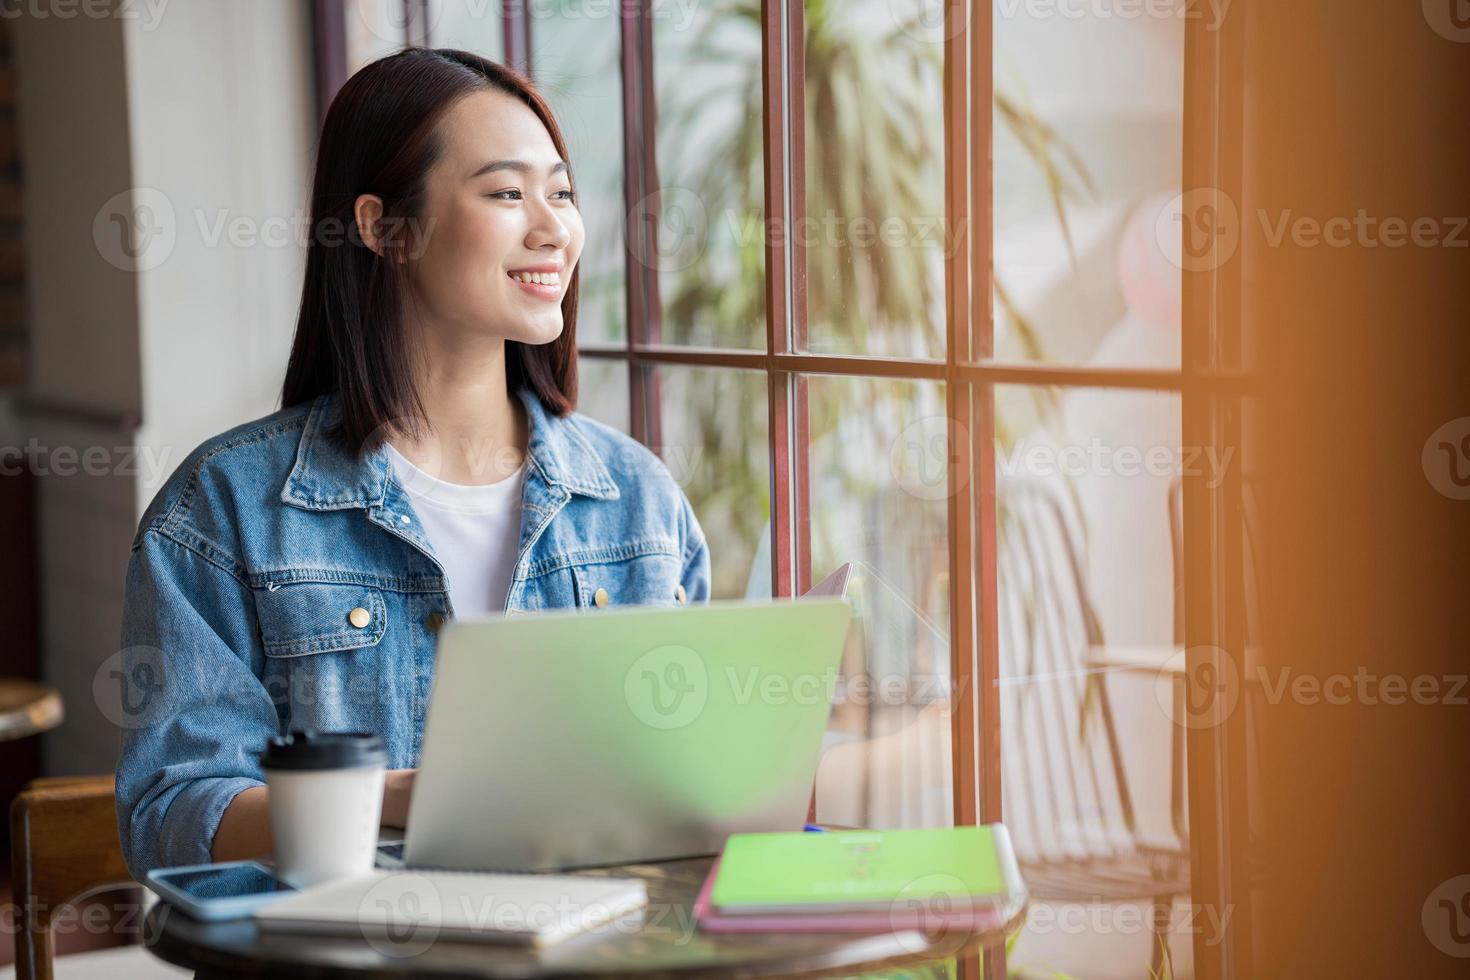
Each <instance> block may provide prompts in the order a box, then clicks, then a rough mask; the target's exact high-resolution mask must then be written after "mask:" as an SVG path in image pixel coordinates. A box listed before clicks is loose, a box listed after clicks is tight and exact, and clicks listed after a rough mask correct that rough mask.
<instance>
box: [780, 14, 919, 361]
mask: <svg viewBox="0 0 1470 980" xmlns="http://www.w3.org/2000/svg"><path fill="white" fill-rule="evenodd" d="M931 8H937V3H936V2H935V0H857V2H853V0H806V6H805V11H806V115H807V125H806V211H807V215H806V216H807V221H806V222H805V223H804V224H798V225H796V226H794V227H793V229H792V231H793V234H794V235H795V236H796V237H797V239H798V240H799V241H801V242H804V243H805V244H806V256H807V312H808V320H809V323H810V326H809V334H808V347H809V348H810V349H811V350H814V351H820V352H823V353H842V354H895V355H904V356H909V357H943V356H944V350H945V339H944V248H943V240H944V115H943V113H944V98H943V94H944V93H943V73H942V69H943V64H944V44H943V31H942V23H941V20H942V19H941V18H940V17H938V16H936V15H935V10H934V9H931Z"/></svg>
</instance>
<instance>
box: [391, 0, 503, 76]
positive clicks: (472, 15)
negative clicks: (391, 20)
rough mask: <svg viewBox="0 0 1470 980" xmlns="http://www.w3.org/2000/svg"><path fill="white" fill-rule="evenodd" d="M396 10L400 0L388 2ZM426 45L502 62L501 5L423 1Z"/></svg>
mask: <svg viewBox="0 0 1470 980" xmlns="http://www.w3.org/2000/svg"><path fill="white" fill-rule="evenodd" d="M390 2H392V3H396V4H397V5H398V6H399V7H400V8H401V7H403V6H404V3H403V0H390ZM427 4H428V28H429V43H430V45H431V46H433V47H436V48H459V49H460V50H462V51H472V52H474V53H475V54H478V55H480V56H482V57H485V58H489V59H490V60H491V61H497V62H500V61H504V60H505V20H504V18H502V17H501V16H500V12H501V10H502V9H504V4H499V3H481V2H479V0H427Z"/></svg>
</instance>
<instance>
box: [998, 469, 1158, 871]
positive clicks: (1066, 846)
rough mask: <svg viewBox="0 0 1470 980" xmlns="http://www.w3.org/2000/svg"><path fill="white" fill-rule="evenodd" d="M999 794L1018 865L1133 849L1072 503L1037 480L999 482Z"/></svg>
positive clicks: (1081, 860)
mask: <svg viewBox="0 0 1470 980" xmlns="http://www.w3.org/2000/svg"><path fill="white" fill-rule="evenodd" d="M996 504H997V508H996V515H997V518H996V523H997V534H996V538H997V549H996V580H997V586H998V588H997V593H998V602H997V605H998V607H999V608H998V615H997V629H998V631H999V639H1000V659H1001V663H1000V683H1001V689H1000V704H1001V712H1000V713H1001V719H1000V724H1001V751H1002V753H1003V754H1004V759H1003V762H1002V765H1001V778H1002V799H1003V800H1004V809H1005V820H1006V824H1007V826H1008V828H1009V829H1010V831H1011V834H1012V838H1013V840H1014V841H1015V846H1016V851H1017V856H1018V858H1020V860H1021V862H1022V864H1023V866H1025V865H1028V864H1037V865H1049V866H1057V865H1065V864H1069V863H1078V864H1086V863H1087V862H1089V861H1095V860H1098V859H1107V858H1109V857H1112V856H1115V855H1117V854H1118V853H1120V852H1124V851H1128V850H1131V848H1132V846H1133V845H1134V844H1135V843H1136V836H1135V835H1136V832H1137V828H1136V823H1135V818H1134V810H1133V800H1132V796H1131V793H1130V791H1129V785H1128V780H1127V776H1126V774H1125V772H1124V766H1123V758H1122V753H1121V750H1120V747H1119V741H1118V734H1117V730H1116V726H1115V724H1114V719H1113V714H1112V707H1111V704H1110V703H1109V701H1108V696H1107V689H1106V687H1105V685H1104V684H1103V683H1102V678H1101V677H1100V676H1098V675H1096V674H1093V673H1091V672H1090V671H1089V669H1088V664H1087V660H1088V657H1089V655H1090V654H1091V653H1092V652H1093V651H1096V650H1097V649H1099V648H1100V647H1101V646H1102V645H1103V636H1102V627H1101V625H1100V622H1099V619H1098V616H1097V613H1096V610H1095V609H1094V607H1093V604H1092V600H1091V597H1090V596H1089V594H1088V590H1087V584H1086V582H1087V580H1086V561H1085V557H1084V555H1083V553H1082V549H1081V547H1080V546H1079V542H1080V541H1083V540H1084V539H1085V538H1084V535H1085V531H1084V525H1083V521H1082V516H1081V514H1080V513H1079V512H1078V509H1077V506H1076V503H1075V501H1074V500H1073V499H1072V498H1070V497H1068V496H1067V495H1066V494H1065V491H1064V490H1063V489H1062V488H1059V487H1057V486H1055V485H1053V484H1051V483H1048V482H1046V481H1043V480H1039V479H1031V478H1006V479H1003V480H1000V481H998V483H997V486H996Z"/></svg>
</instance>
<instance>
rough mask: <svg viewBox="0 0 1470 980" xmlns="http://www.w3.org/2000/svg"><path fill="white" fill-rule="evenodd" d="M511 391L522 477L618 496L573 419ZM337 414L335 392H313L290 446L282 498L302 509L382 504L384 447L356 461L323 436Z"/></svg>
mask: <svg viewBox="0 0 1470 980" xmlns="http://www.w3.org/2000/svg"><path fill="white" fill-rule="evenodd" d="M517 394H518V395H519V396H520V399H521V402H522V404H524V405H525V406H526V417H527V420H528V422H529V423H530V430H531V431H530V440H529V445H528V446H527V455H528V456H529V457H530V460H531V468H530V472H529V473H528V474H527V478H528V479H531V478H539V479H540V480H541V481H543V482H544V483H545V484H546V485H547V486H549V487H552V488H559V489H562V490H565V491H566V492H567V493H568V495H570V494H573V493H578V494H582V495H583V496H586V497H592V498H595V499H597V500H616V499H618V487H617V484H615V483H614V482H613V480H612V477H611V475H609V473H608V471H607V466H606V464H604V463H603V461H602V458H601V457H599V456H598V455H597V451H596V450H595V449H593V448H592V444H591V443H590V442H588V441H587V437H586V436H585V435H583V434H582V431H581V429H580V427H579V425H578V423H577V420H576V419H575V418H573V417H572V416H570V415H568V416H566V417H561V418H559V417H557V416H555V415H551V414H549V413H548V412H547V411H546V409H545V407H544V406H543V405H542V404H541V399H539V398H537V397H536V394H535V393H534V392H533V391H531V390H530V389H529V388H522V389H521V390H520V391H519V392H517ZM341 418H342V413H341V406H340V405H339V404H338V400H337V397H336V395H334V394H331V393H328V394H324V395H318V396H317V397H316V400H315V401H313V402H312V406H311V410H310V412H308V414H307V416H306V425H305V428H303V429H302V432H301V441H300V443H299V444H298V445H297V448H296V463H295V465H294V466H292V467H291V475H290V476H288V477H287V478H286V483H285V485H284V486H283V487H282V488H281V500H282V501H283V502H285V503H288V504H292V505H294V506H297V507H302V508H305V509H307V510H345V509H348V508H351V507H381V506H382V504H383V499H384V497H385V496H386V494H387V487H388V481H389V479H390V478H391V475H392V464H391V463H390V462H389V459H388V447H387V445H386V444H385V445H382V446H379V447H378V449H377V450H376V451H374V452H373V453H371V454H369V455H367V456H365V457H362V458H360V459H359V458H357V457H355V456H353V455H352V454H351V453H349V452H347V451H346V450H345V449H343V448H342V447H341V446H340V445H339V444H338V443H337V442H336V440H333V439H330V438H328V437H327V430H328V429H329V428H330V427H331V426H333V425H335V424H336V423H338V422H340V421H341Z"/></svg>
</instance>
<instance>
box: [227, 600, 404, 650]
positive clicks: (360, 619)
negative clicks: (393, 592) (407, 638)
mask: <svg viewBox="0 0 1470 980" xmlns="http://www.w3.org/2000/svg"><path fill="white" fill-rule="evenodd" d="M255 609H256V615H257V617H258V618H259V621H260V639H261V643H262V644H263V646H264V649H265V655H266V656H267V657H300V656H305V655H307V654H312V653H331V652H333V651H336V650H355V649H358V648H360V647H369V646H376V645H377V643H378V641H379V640H381V639H382V638H383V634H384V632H386V631H387V629H388V609H387V605H386V603H385V602H384V601H383V593H382V591H381V590H379V589H374V588H371V587H369V586H364V585H351V584H338V583H329V582H296V583H292V584H289V585H278V586H276V587H275V588H273V589H271V588H266V589H257V590H256V591H255Z"/></svg>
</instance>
